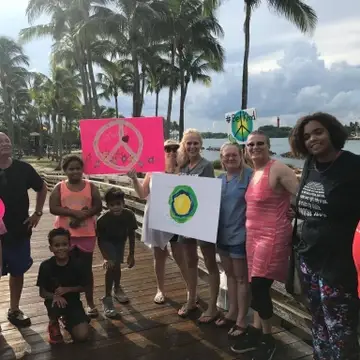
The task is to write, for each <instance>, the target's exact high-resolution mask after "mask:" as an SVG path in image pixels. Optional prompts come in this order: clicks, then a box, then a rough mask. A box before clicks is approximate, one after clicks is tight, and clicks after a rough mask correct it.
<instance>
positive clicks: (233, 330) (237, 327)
mask: <svg viewBox="0 0 360 360" xmlns="http://www.w3.org/2000/svg"><path fill="white" fill-rule="evenodd" d="M236 331H240V334H237V335H233V333H234V332H236ZM246 331H247V329H245V328H243V327H241V326H239V325H236V324H235V325H234V326H233V327H232V328H231V329H230V330H229V332H228V336H229V338H230V339H235V338H237V337H238V336H241V335H244V334H245V333H246Z"/></svg>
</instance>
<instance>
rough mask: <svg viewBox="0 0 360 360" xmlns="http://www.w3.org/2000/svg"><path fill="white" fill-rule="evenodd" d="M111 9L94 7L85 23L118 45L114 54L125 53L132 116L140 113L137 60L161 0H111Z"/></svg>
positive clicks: (156, 16) (138, 66) (138, 60)
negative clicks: (128, 63) (130, 80)
mask: <svg viewBox="0 0 360 360" xmlns="http://www.w3.org/2000/svg"><path fill="white" fill-rule="evenodd" d="M110 3H111V4H112V5H113V6H112V8H108V7H106V6H102V5H98V6H94V12H95V15H94V16H93V17H92V18H91V19H90V21H89V22H88V24H87V26H91V27H92V28H93V27H97V28H99V29H102V31H103V32H104V34H107V36H110V37H111V38H113V39H114V40H115V41H116V43H117V44H118V54H119V55H121V56H129V58H130V61H131V65H132V71H133V78H134V80H133V81H134V83H133V116H134V117H138V116H141V111H142V105H143V99H142V97H143V91H142V88H143V87H144V82H143V83H141V71H140V68H141V67H142V66H141V59H143V58H144V50H145V49H147V48H148V47H149V45H150V46H151V45H152V42H151V35H152V34H153V23H154V22H155V21H157V20H159V19H160V18H161V14H162V13H161V11H162V9H163V3H162V2H161V1H158V2H157V1H153V0H112V1H110Z"/></svg>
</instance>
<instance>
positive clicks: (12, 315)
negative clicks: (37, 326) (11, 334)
mask: <svg viewBox="0 0 360 360" xmlns="http://www.w3.org/2000/svg"><path fill="white" fill-rule="evenodd" d="M7 318H8V320H9V322H11V324H13V325H14V326H16V327H29V326H31V320H30V318H29V317H27V316H26V315H25V314H24V313H23V312H22V311H21V310H10V309H9V310H8V315H7Z"/></svg>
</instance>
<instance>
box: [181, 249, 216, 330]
mask: <svg viewBox="0 0 360 360" xmlns="http://www.w3.org/2000/svg"><path fill="white" fill-rule="evenodd" d="M183 248H184V252H185V259H186V263H187V267H188V301H187V303H186V304H185V305H184V306H183V307H182V308H181V309H180V310H179V315H180V316H186V315H187V314H188V312H189V311H191V310H192V309H194V308H196V298H197V293H196V290H197V278H198V262H199V258H198V254H197V243H196V242H191V243H185V244H183ZM201 252H202V254H203V257H204V262H205V266H206V268H207V270H208V273H209V286H210V301H209V304H208V305H209V306H208V308H207V310H206V311H205V312H204V313H203V314H202V315H201V317H200V319H199V322H200V323H209V322H212V321H213V320H214V319H215V317H216V316H217V314H218V310H217V307H216V302H217V297H218V294H219V285H220V274H219V269H218V266H217V263H216V251H215V246H214V245H212V244H206V245H205V246H202V247H201Z"/></svg>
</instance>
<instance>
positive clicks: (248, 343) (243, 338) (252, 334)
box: [230, 326, 261, 354]
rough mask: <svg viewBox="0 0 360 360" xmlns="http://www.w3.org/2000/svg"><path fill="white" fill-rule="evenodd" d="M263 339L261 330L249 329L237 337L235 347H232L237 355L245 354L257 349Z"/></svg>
mask: <svg viewBox="0 0 360 360" xmlns="http://www.w3.org/2000/svg"><path fill="white" fill-rule="evenodd" d="M260 338H261V330H259V329H255V328H253V327H250V326H249V327H248V328H247V329H246V331H245V332H244V333H243V334H241V335H239V336H236V337H235V339H234V343H233V345H232V346H231V347H230V349H231V351H232V352H234V353H235V354H244V353H246V352H248V351H253V350H255V349H256V348H257V346H258V344H259V341H260Z"/></svg>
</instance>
